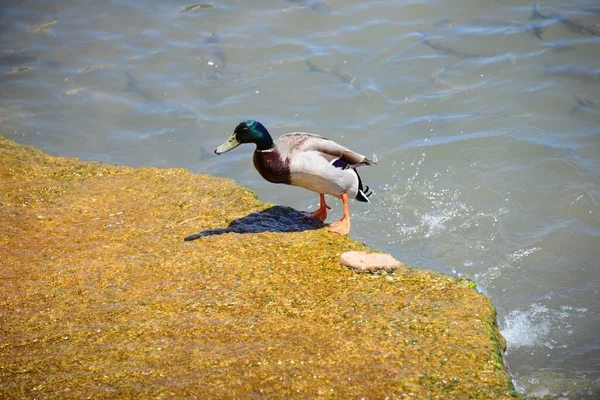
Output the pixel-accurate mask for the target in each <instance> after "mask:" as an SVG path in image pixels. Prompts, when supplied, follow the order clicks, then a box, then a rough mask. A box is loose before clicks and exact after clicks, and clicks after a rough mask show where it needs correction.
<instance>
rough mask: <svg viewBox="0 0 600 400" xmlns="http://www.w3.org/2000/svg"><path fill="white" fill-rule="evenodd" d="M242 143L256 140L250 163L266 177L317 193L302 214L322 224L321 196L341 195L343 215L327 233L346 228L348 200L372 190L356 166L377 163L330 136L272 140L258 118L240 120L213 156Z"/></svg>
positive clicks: (366, 196) (323, 206) (366, 198)
mask: <svg viewBox="0 0 600 400" xmlns="http://www.w3.org/2000/svg"><path fill="white" fill-rule="evenodd" d="M243 143H254V144H256V150H255V151H254V159H253V161H254V167H255V168H256V170H257V171H258V173H259V174H260V175H261V176H262V177H263V178H265V179H266V180H267V181H269V182H273V183H283V184H286V185H293V186H300V187H303V188H305V189H308V190H312V191H313V192H316V193H319V195H320V206H319V209H318V210H316V211H314V212H305V213H304V215H305V216H306V217H309V218H319V219H320V220H321V221H323V222H325V219H326V218H327V210H328V209H331V207H329V206H328V205H327V203H326V202H325V195H326V194H329V195H333V196H337V197H339V198H341V199H342V202H343V203H344V216H343V217H342V219H340V220H339V221H337V222H334V223H332V224H331V225H330V226H329V230H330V231H331V232H336V233H339V234H342V235H346V234H348V232H349V231H350V214H349V211H348V199H349V198H351V199H356V200H358V201H364V202H369V196H370V195H371V194H372V191H371V189H369V187H368V186H366V185H363V183H362V180H361V179H360V176H359V175H358V172H356V168H357V167H361V166H363V165H373V164H377V163H376V162H374V161H373V160H369V159H368V158H366V157H365V156H363V155H360V154H358V153H356V152H354V151H352V150H349V149H347V148H346V147H344V146H342V145H340V144H337V143H336V142H334V141H332V140H329V139H326V138H324V137H322V136H319V135H315V134H312V133H304V132H294V133H287V134H285V135H282V136H280V137H279V138H278V139H276V140H275V141H274V140H273V139H272V138H271V135H270V134H269V132H268V131H267V129H266V128H265V127H264V126H263V125H262V124H261V123H260V122H257V121H254V120H248V121H243V122H240V124H239V125H238V126H237V127H236V128H235V130H234V131H233V134H231V136H230V137H229V139H228V140H227V141H226V142H225V143H223V144H222V145H220V146H219V147H217V149H216V150H215V154H223V153H225V152H227V151H229V150H233V149H234V148H236V147H237V146H239V145H240V144H243Z"/></svg>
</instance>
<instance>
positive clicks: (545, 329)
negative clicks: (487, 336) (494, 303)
mask: <svg viewBox="0 0 600 400" xmlns="http://www.w3.org/2000/svg"><path fill="white" fill-rule="evenodd" d="M548 313H549V310H548V308H547V307H545V306H543V305H539V304H532V305H531V306H530V307H529V309H527V310H525V311H521V310H514V311H512V312H510V313H509V314H508V315H507V316H506V317H505V320H504V324H505V327H504V328H503V329H501V330H500V333H502V336H504V339H506V344H507V351H508V352H510V351H512V350H515V349H518V348H520V347H532V346H537V345H541V344H542V343H544V341H546V338H547V336H548V333H549V332H550V321H549V319H548V318H547V316H548Z"/></svg>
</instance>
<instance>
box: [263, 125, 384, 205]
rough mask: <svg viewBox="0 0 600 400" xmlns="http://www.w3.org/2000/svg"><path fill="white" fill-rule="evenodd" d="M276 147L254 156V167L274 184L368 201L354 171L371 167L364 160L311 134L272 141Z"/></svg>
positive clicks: (358, 155)
mask: <svg viewBox="0 0 600 400" xmlns="http://www.w3.org/2000/svg"><path fill="white" fill-rule="evenodd" d="M274 144H275V147H273V148H271V149H267V150H258V149H257V150H256V151H255V152H254V166H255V167H256V170H257V171H258V172H259V173H260V175H261V176H262V177H263V178H265V179H266V180H268V181H269V182H273V183H284V184H288V185H293V186H300V187H303V188H305V189H308V190H311V191H313V192H316V193H322V194H329V195H334V196H337V197H339V196H341V195H342V194H344V193H346V194H347V195H348V197H349V198H352V199H357V200H359V201H367V202H368V201H369V200H368V196H369V195H370V194H371V191H370V189H369V188H368V186H363V184H362V181H361V179H360V177H359V175H358V173H357V172H356V170H355V168H357V167H360V166H363V165H371V164H374V162H373V161H371V160H369V159H368V158H366V157H365V156H363V155H361V154H358V153H356V152H354V151H352V150H349V149H348V148H346V147H344V146H342V145H340V144H338V143H336V142H334V141H332V140H329V139H326V138H324V137H322V136H319V135H315V134H312V133H304V132H294V133H288V134H285V135H282V136H281V137H279V138H278V139H276V140H275V141H274Z"/></svg>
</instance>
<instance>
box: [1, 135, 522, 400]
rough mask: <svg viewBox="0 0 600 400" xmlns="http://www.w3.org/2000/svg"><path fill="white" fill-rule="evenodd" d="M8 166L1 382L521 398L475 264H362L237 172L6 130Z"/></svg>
mask: <svg viewBox="0 0 600 400" xmlns="http://www.w3.org/2000/svg"><path fill="white" fill-rule="evenodd" d="M0 166H1V167H0V189H1V190H0V220H1V221H2V229H1V231H0V260H1V261H0V262H1V263H2V268H1V273H2V279H0V291H1V293H2V298H1V300H0V313H1V316H2V322H1V324H0V397H2V398H82V397H91V398H95V399H97V398H130V397H138V398H139V397H144V398H145V397H156V398H182V397H200V398H234V397H235V398H252V397H254V398H262V397H276V398H281V397H288V398H360V397H366V398H385V397H390V398H393V397H398V398H403V397H412V398H418V399H423V398H440V399H442V398H444V399H445V398H461V399H462V398H482V399H491V398H519V396H518V394H516V393H515V391H514V389H513V386H512V384H511V381H510V377H509V375H508V373H507V371H506V369H505V368H504V366H503V364H502V358H501V357H502V356H501V348H502V346H503V345H502V344H501V343H503V341H502V339H501V336H500V334H499V332H498V329H497V326H496V316H495V311H494V309H493V307H492V305H491V303H490V301H489V299H488V298H486V297H485V296H483V295H482V294H480V293H478V292H477V291H476V290H475V288H474V287H473V285H472V284H471V283H469V282H468V281H464V280H460V279H456V278H453V277H449V276H445V275H442V274H439V273H433V272H428V271H425V270H421V269H418V268H406V269H404V270H402V271H399V272H396V273H394V274H392V275H390V274H380V275H370V274H360V273H356V272H352V271H350V270H348V269H346V268H345V267H343V266H342V265H340V264H339V261H338V259H339V256H340V254H341V253H343V252H345V251H348V250H365V246H363V245H362V244H360V243H358V242H356V241H354V240H352V239H350V238H348V237H344V236H340V235H336V234H331V233H329V232H327V228H326V227H324V226H322V225H320V224H319V223H315V222H314V221H304V220H302V219H301V218H300V215H299V213H297V212H296V211H294V210H291V209H289V208H286V207H277V206H272V205H268V204H264V203H261V202H260V201H259V200H258V199H257V197H256V196H255V195H254V194H253V193H252V192H251V191H249V190H247V189H244V188H242V187H239V186H237V185H236V184H235V183H234V182H233V181H231V180H228V179H221V178H215V177H211V176H206V175H196V174H191V173H189V172H187V171H185V170H183V169H168V170H162V169H154V168H142V169H133V168H127V167H118V166H112V165H107V164H103V163H97V162H81V161H79V160H77V159H73V158H64V157H50V156H48V155H46V154H44V153H42V152H41V151H39V150H36V149H35V148H32V147H29V146H23V145H18V144H16V143H14V142H12V141H10V140H7V139H4V138H1V137H0ZM288 228H289V230H290V231H289V232H287V230H288ZM186 238H187V239H188V240H187V241H186V240H184V239H186Z"/></svg>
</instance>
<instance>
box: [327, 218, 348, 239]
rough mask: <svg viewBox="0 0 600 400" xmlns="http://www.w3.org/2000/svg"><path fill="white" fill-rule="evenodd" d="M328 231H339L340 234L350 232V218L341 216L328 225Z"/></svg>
mask: <svg viewBox="0 0 600 400" xmlns="http://www.w3.org/2000/svg"><path fill="white" fill-rule="evenodd" d="M329 232H335V233H339V234H340V235H347V234H348V232H350V218H346V217H344V218H342V219H340V220H339V221H337V222H334V223H333V224H331V225H329Z"/></svg>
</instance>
